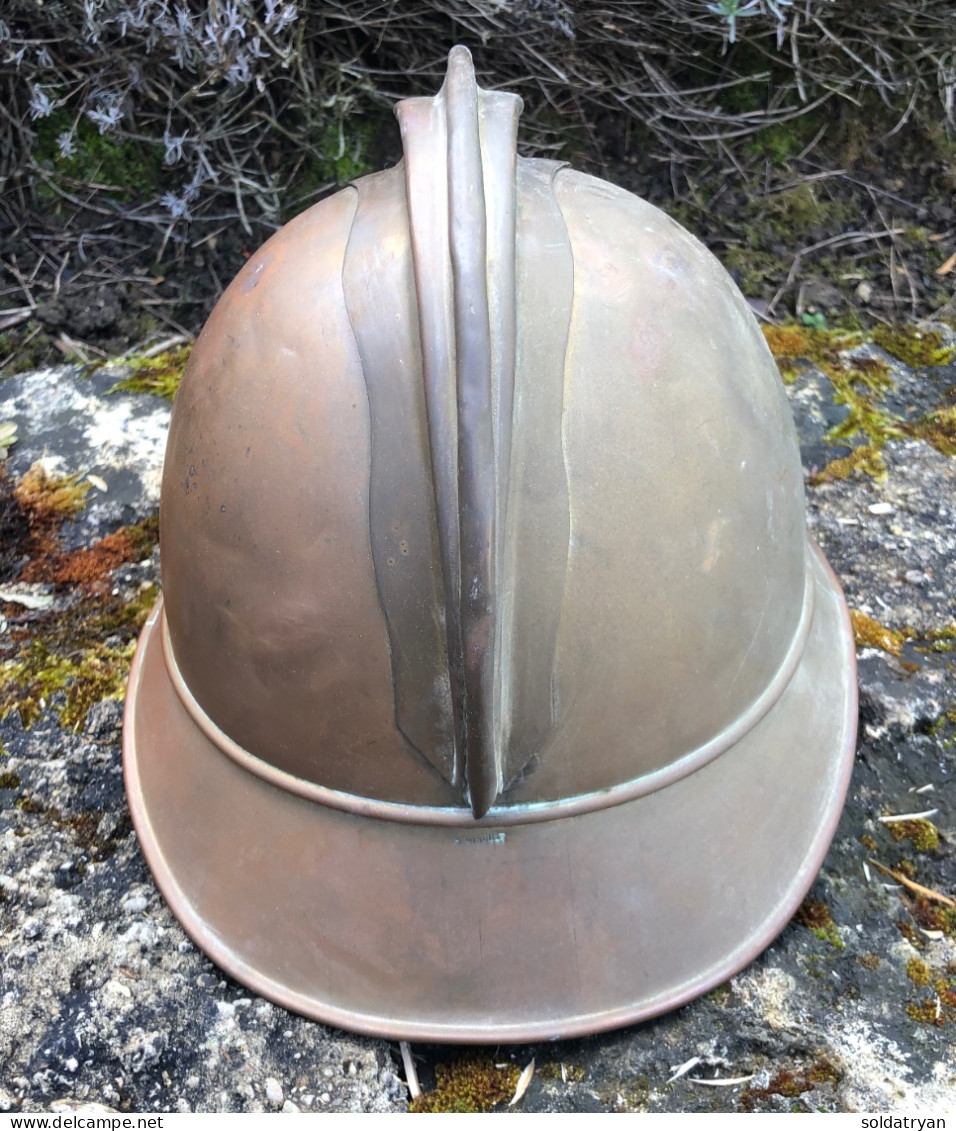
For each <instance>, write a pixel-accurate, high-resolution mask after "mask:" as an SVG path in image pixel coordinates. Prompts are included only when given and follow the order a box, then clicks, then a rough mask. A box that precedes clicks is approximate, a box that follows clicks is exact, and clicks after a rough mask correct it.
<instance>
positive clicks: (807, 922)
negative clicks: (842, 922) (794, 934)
mask: <svg viewBox="0 0 956 1131" xmlns="http://www.w3.org/2000/svg"><path fill="white" fill-rule="evenodd" d="M794 918H795V919H796V921H797V922H798V923H799V924H800V925H801V926H803V927H806V928H808V930H810V931H812V932H813V934H814V935H815V936H816V937H817V938H818V939H820V941H821V942H826V943H829V944H830V946H832V947H835V948H836V949H837V950H843V948H844V943H843V939H841V938H840V932H839V930H838V929H837V925H836V923H834V921H833V916H832V915H831V914H830V908H829V907H828V906H827V905H826V904H825V903H824V902H823V900H822V899H809V898H807V899H805V900H804V901H803V903H801V904H800V906H799V908H798V909H797V913H796V915H795V916H794Z"/></svg>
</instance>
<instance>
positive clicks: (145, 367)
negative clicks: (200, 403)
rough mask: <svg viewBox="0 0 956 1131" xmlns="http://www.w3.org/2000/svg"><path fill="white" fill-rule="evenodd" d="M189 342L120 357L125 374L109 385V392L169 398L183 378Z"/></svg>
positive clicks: (190, 350) (174, 393) (173, 394)
mask: <svg viewBox="0 0 956 1131" xmlns="http://www.w3.org/2000/svg"><path fill="white" fill-rule="evenodd" d="M191 352H192V345H191V344H189V345H183V346H174V347H173V348H172V349H168V350H164V351H163V352H162V353H158V354H156V356H155V357H131V358H127V359H125V360H124V364H125V365H127V366H128V367H129V370H130V372H129V375H128V376H127V377H124V378H123V380H122V381H117V383H116V384H115V385H114V386H113V387H112V388H111V389H110V392H111V393H154V394H156V395H157V396H160V397H165V398H166V400H168V401H171V400H172V399H173V397H175V395H176V390H177V389H178V388H179V383H180V382H181V381H182V379H183V373H184V371H185V369H186V362H187V361H188V360H189V355H190V353H191Z"/></svg>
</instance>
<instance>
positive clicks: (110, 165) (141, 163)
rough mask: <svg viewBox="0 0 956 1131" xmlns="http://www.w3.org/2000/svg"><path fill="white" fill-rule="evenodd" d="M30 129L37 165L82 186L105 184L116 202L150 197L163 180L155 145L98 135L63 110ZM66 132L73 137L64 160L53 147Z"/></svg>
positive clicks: (91, 126) (92, 127) (93, 127)
mask: <svg viewBox="0 0 956 1131" xmlns="http://www.w3.org/2000/svg"><path fill="white" fill-rule="evenodd" d="M34 129H35V130H36V134H37V140H36V143H35V145H34V148H33V154H34V157H35V158H36V160H37V161H38V162H39V163H40V164H41V165H44V166H46V168H47V169H48V170H49V171H50V172H52V173H53V174H62V175H65V176H67V177H70V178H71V179H73V180H75V181H82V182H83V183H84V184H88V183H90V182H95V183H97V184H100V185H103V184H106V185H109V186H110V187H111V188H113V189H114V197H115V199H117V200H120V201H123V202H132V201H134V200H137V199H140V198H142V197H144V196H154V195H155V194H156V191H157V186H159V185H161V184H162V183H163V181H164V177H163V173H164V165H163V153H162V149H161V147H160V146H159V145H158V144H156V145H152V146H150V145H146V144H145V143H143V142H140V141H134V140H132V139H130V138H125V139H123V140H118V139H117V138H116V137H115V135H113V134H110V133H106V134H101V133H100V132H99V129H98V128H97V126H96V125H95V124H94V123H93V122H91V121H90V120H89V119H88V118H85V117H81V118H80V119H79V121H75V119H74V115H73V114H72V113H70V112H69V111H67V110H57V111H55V112H54V113H53V114H51V115H50V116H49V117H48V118H44V119H42V120H41V121H39V122H38V123H37V124H36V126H35V127H34ZM67 132H72V136H73V146H74V153H73V155H72V156H71V157H64V156H63V155H62V154H61V153H60V150H59V146H58V145H57V138H58V137H59V136H60V134H62V133H67ZM47 192H49V190H47ZM53 199H57V198H56V197H53Z"/></svg>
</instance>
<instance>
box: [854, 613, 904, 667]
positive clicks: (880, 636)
mask: <svg viewBox="0 0 956 1131" xmlns="http://www.w3.org/2000/svg"><path fill="white" fill-rule="evenodd" d="M850 623H851V624H852V625H853V638H854V640H856V643H857V645H858V646H859V647H861V648H879V649H881V650H882V651H883V652H889V654H890V655H891V656H898V655H899V654H900V653H901V652H902V651H903V645H904V644H905V643H906V641H907V640H908V639H910V636H911V635H912V634H911V633H909V632H907V631H901V630H897V629H892V628H887V627H886V626H885V625H882V624H880V622H879V621H877V620H874V619H873V618H872V617H870V616H867V615H866V613H861V612H860V610H859V609H850Z"/></svg>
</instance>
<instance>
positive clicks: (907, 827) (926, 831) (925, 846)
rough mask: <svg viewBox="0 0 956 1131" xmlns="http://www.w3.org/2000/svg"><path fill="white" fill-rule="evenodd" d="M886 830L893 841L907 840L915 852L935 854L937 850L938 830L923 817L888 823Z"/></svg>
mask: <svg viewBox="0 0 956 1131" xmlns="http://www.w3.org/2000/svg"><path fill="white" fill-rule="evenodd" d="M886 828H887V830H888V831H889V834H890V836H891V837H892V838H893V839H894V840H895V841H901V840H908V841H909V842H910V843H911V844H912V845H913V847H914V848H915V849H916V851H917V852H935V850H936V849H937V848H939V829H937V827H936V826H935V825H934V824H933V822H932V821H927V820H926V818H925V817H917V818H915V819H913V820H910V821H890V822H888V824H887V825H886Z"/></svg>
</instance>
